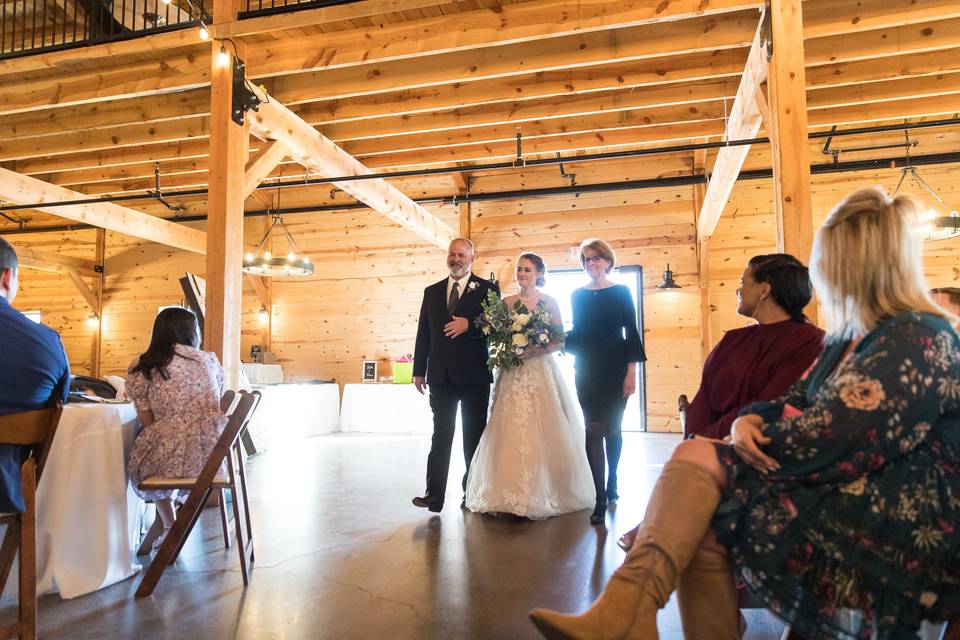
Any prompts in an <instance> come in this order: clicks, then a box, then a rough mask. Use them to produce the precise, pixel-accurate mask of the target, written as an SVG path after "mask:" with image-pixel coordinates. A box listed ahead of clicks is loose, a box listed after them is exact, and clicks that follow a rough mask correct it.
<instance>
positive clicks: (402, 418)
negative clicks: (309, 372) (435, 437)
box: [340, 384, 433, 433]
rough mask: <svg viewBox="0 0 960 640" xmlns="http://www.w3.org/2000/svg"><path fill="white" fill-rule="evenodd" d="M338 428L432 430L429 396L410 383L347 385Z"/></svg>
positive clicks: (342, 429)
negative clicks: (422, 393)
mask: <svg viewBox="0 0 960 640" xmlns="http://www.w3.org/2000/svg"><path fill="white" fill-rule="evenodd" d="M340 431H342V432H345V433H350V432H365V433H433V413H432V412H431V411H430V400H429V397H428V395H426V394H424V395H421V394H420V393H419V392H418V391H417V389H416V387H414V386H413V385H412V384H346V385H344V386H343V404H342V405H341V407H340Z"/></svg>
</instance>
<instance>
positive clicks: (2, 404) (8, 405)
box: [0, 238, 70, 513]
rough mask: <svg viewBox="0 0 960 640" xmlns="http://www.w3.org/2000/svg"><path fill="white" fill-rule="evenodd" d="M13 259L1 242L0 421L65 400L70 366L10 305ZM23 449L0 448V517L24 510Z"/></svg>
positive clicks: (53, 341) (59, 347) (53, 340)
mask: <svg viewBox="0 0 960 640" xmlns="http://www.w3.org/2000/svg"><path fill="white" fill-rule="evenodd" d="M17 264H18V263H17V254H16V252H15V251H14V250H13V247H11V246H10V243H9V242H7V241H6V240H4V239H3V238H0V346H2V348H3V366H0V416H2V415H7V414H10V413H20V412H22V411H32V410H34V409H44V408H47V407H49V406H51V405H52V404H53V402H54V401H56V400H62V401H63V402H66V401H67V394H68V393H69V392H70V365H69V364H68V363H67V354H66V353H65V352H64V350H63V344H62V343H61V342H60V336H59V335H58V334H57V332H56V331H54V330H53V329H51V328H50V327H45V326H43V325H41V324H37V323H35V322H33V321H32V320H30V319H29V318H27V317H26V316H25V315H23V314H22V313H20V312H19V311H17V310H16V309H14V308H13V307H12V306H10V305H11V303H12V302H13V299H14V297H16V295H17V284H18V283H17ZM21 455H22V447H19V446H13V445H0V513H10V512H14V511H16V512H22V511H24V509H25V507H24V503H23V489H22V487H21V485H20V464H21Z"/></svg>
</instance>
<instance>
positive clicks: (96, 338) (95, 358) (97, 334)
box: [90, 229, 107, 378]
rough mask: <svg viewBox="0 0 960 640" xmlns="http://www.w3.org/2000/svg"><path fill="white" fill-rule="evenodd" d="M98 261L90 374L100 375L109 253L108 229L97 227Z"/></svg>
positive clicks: (95, 280) (96, 376)
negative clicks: (95, 321) (95, 318)
mask: <svg viewBox="0 0 960 640" xmlns="http://www.w3.org/2000/svg"><path fill="white" fill-rule="evenodd" d="M96 252H97V253H96V258H95V260H96V263H97V264H98V265H99V266H100V271H98V272H97V276H96V277H95V278H94V287H93V290H94V293H95V294H96V296H97V311H96V314H97V327H96V329H94V331H93V348H92V349H91V354H90V375H92V376H93V377H94V378H99V377H100V353H101V349H102V344H103V277H104V276H103V263H104V258H105V257H106V253H107V231H106V229H97V248H96Z"/></svg>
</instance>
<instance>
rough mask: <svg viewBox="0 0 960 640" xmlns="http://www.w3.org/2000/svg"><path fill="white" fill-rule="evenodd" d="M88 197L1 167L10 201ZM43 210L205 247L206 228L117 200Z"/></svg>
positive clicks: (2, 187)
mask: <svg viewBox="0 0 960 640" xmlns="http://www.w3.org/2000/svg"><path fill="white" fill-rule="evenodd" d="M85 197H86V196H85V195H84V194H82V193H78V192H76V191H71V190H69V189H64V188H63V187H59V186H56V185H52V184H49V183H47V182H43V181H41V180H37V179H36V178H31V177H30V176H25V175H21V174H19V173H16V172H14V171H10V170H9V169H3V168H0V199H3V200H6V201H8V202H12V203H14V204H30V203H40V202H43V203H50V202H63V201H69V200H80V199H83V198H85ZM44 210H45V211H47V212H50V213H52V214H54V215H57V216H60V217H62V218H67V219H68V220H75V221H77V222H84V223H86V224H91V225H93V226H96V227H101V228H103V229H109V230H110V231H116V232H118V233H123V234H126V235H129V236H133V237H135V238H142V239H144V240H150V241H152V242H158V243H160V244H165V245H169V246H171V247H176V248H178V249H183V250H185V251H191V252H194V253H204V252H205V251H206V243H207V236H206V234H205V233H204V232H203V231H199V230H197V229H193V228H191V227H187V226H185V225H182V224H177V223H175V222H169V221H167V220H162V219H160V218H157V217H155V216H151V215H148V214H146V213H141V212H139V211H134V210H133V209H128V208H126V207H121V206H120V205H118V204H113V203H110V202H101V203H91V204H70V205H61V206H53V207H45V209H44Z"/></svg>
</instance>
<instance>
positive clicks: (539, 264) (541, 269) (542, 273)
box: [517, 253, 547, 287]
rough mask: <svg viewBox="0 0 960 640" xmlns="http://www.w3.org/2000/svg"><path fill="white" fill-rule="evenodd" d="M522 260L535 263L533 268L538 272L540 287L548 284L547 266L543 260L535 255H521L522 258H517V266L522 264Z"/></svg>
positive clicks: (538, 284)
mask: <svg viewBox="0 0 960 640" xmlns="http://www.w3.org/2000/svg"><path fill="white" fill-rule="evenodd" d="M521 260H529V261H530V262H532V263H533V267H534V268H535V269H536V270H537V286H538V287H542V286H543V285H545V284H547V266H546V265H545V264H543V258H541V257H540V256H538V255H537V254H535V253H521V254H520V257H519V258H517V265H519V264H520V261H521Z"/></svg>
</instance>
